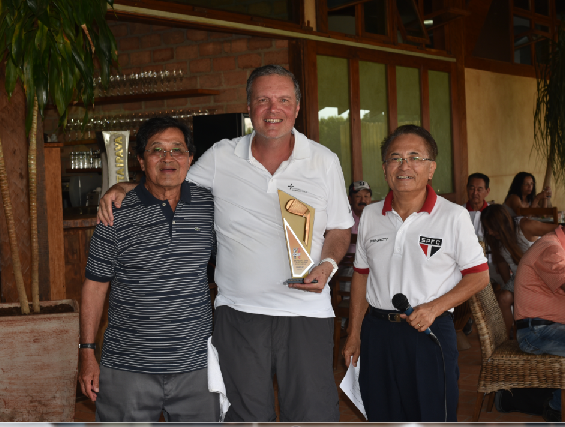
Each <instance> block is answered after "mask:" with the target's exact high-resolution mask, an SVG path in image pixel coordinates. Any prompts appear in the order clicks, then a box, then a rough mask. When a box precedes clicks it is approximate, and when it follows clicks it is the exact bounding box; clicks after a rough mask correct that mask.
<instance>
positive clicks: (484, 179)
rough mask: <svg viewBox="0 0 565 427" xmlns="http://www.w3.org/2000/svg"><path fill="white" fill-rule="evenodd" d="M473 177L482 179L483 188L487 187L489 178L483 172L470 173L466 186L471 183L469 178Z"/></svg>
mask: <svg viewBox="0 0 565 427" xmlns="http://www.w3.org/2000/svg"><path fill="white" fill-rule="evenodd" d="M475 178H476V179H482V180H483V181H484V182H485V188H489V185H490V178H489V177H488V176H486V175H485V174H484V173H480V172H476V173H472V174H471V175H469V178H467V187H468V186H469V185H471V180H472V179H475Z"/></svg>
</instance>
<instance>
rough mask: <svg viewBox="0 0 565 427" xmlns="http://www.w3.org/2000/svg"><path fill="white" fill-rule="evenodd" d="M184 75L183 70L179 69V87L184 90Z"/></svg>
mask: <svg viewBox="0 0 565 427" xmlns="http://www.w3.org/2000/svg"><path fill="white" fill-rule="evenodd" d="M183 78H184V76H183V74H182V70H179V89H180V90H182V80H183Z"/></svg>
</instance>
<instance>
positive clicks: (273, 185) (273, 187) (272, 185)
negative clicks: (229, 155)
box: [249, 154, 294, 194]
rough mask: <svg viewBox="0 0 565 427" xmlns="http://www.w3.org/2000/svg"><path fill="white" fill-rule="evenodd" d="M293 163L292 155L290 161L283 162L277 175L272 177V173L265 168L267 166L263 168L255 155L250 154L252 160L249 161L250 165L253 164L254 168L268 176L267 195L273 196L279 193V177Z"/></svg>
mask: <svg viewBox="0 0 565 427" xmlns="http://www.w3.org/2000/svg"><path fill="white" fill-rule="evenodd" d="M293 161H294V159H293V156H292V154H291V155H290V157H289V159H288V160H285V161H284V162H282V163H281V164H280V165H279V167H278V169H277V170H276V171H275V173H274V174H273V175H271V173H270V172H269V171H268V170H267V169H266V168H265V166H263V164H262V163H261V162H259V161H258V160H257V159H256V158H255V157H253V155H251V154H250V159H249V163H250V164H252V165H253V166H254V167H256V168H257V169H259V170H260V171H261V172H262V173H263V172H264V173H266V174H268V176H269V181H268V182H267V193H269V194H273V193H276V192H277V191H278V187H277V176H280V175H281V174H282V173H283V172H284V171H285V170H286V169H287V168H288V167H289V166H290V164H291V162H293Z"/></svg>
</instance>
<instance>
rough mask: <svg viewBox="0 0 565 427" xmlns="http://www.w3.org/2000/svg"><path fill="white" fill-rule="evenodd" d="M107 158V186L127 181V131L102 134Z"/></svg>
mask: <svg viewBox="0 0 565 427" xmlns="http://www.w3.org/2000/svg"><path fill="white" fill-rule="evenodd" d="M102 136H103V138H104V144H105V145H106V155H107V156H108V186H109V187H111V186H112V185H114V184H117V183H118V182H124V181H129V172H128V147H129V131H127V130H124V131H111V132H108V131H104V132H102Z"/></svg>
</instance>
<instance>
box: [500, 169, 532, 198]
mask: <svg viewBox="0 0 565 427" xmlns="http://www.w3.org/2000/svg"><path fill="white" fill-rule="evenodd" d="M527 177H531V178H532V181H533V183H534V186H533V188H532V192H531V193H530V194H529V195H528V196H527V197H526V200H527V201H528V203H529V204H530V205H531V204H532V203H533V201H534V197H536V178H535V177H534V176H533V175H532V174H531V173H529V172H518V173H517V174H516V176H515V177H514V179H513V180H512V184H510V189H509V190H508V194H507V195H506V198H508V197H509V196H510V195H512V194H515V195H516V196H518V197H519V198H520V200H522V184H524V180H525V179H526V178H527Z"/></svg>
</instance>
